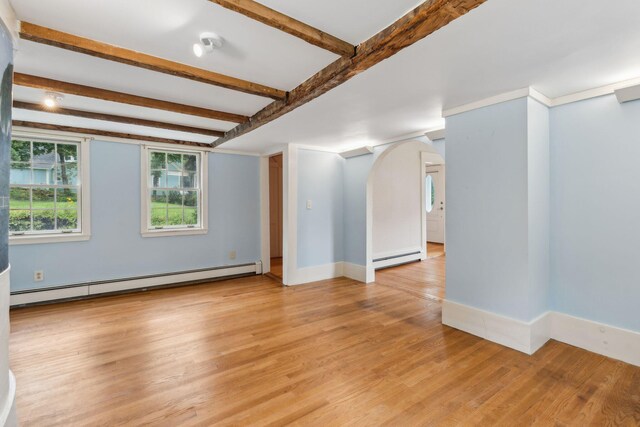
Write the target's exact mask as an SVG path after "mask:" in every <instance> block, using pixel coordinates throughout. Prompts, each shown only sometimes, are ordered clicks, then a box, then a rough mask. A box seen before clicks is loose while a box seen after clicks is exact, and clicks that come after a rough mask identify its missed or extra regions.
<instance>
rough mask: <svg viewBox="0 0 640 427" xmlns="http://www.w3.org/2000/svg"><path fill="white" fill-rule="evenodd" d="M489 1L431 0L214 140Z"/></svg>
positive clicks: (301, 100) (266, 118) (252, 125)
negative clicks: (279, 99)
mask: <svg viewBox="0 0 640 427" xmlns="http://www.w3.org/2000/svg"><path fill="white" fill-rule="evenodd" d="M485 1H486V0H427V1H426V2H424V3H422V4H421V5H420V6H418V7H417V8H415V9H414V10H412V11H411V12H409V13H408V14H406V15H405V16H403V17H402V18H400V19H399V20H398V21H396V22H395V23H393V24H392V25H390V26H389V27H387V28H386V29H384V30H383V31H381V32H380V33H378V34H376V35H375V36H373V37H371V38H370V39H369V40H367V41H365V42H364V43H362V44H360V45H359V46H358V48H357V50H356V55H355V56H354V57H353V58H347V57H342V58H340V59H338V60H337V61H335V62H333V63H332V64H330V65H329V66H327V67H326V68H324V69H323V70H321V71H319V72H318V73H316V74H315V75H313V76H312V77H310V78H309V79H308V80H307V81H305V82H304V83H302V84H301V85H300V86H298V87H296V88H295V89H294V90H293V91H291V92H290V93H289V97H288V98H287V100H286V101H275V102H273V103H271V104H269V105H267V106H266V107H265V108H263V109H262V110H261V111H259V112H257V113H256V114H254V115H253V116H252V117H251V119H250V120H249V121H247V122H244V123H241V124H239V125H238V126H236V127H235V128H233V129H231V130H230V131H228V132H227V133H226V134H225V136H224V137H222V138H220V139H218V140H217V141H215V142H214V146H219V145H221V144H224V143H225V142H227V141H230V140H232V139H234V138H237V137H239V136H242V135H244V134H246V133H249V132H251V131H253V130H254V129H257V128H259V127H260V126H263V125H265V124H267V123H269V122H271V121H273V120H275V119H277V118H278V117H281V116H283V115H285V114H287V113H288V112H290V111H292V110H295V109H296V108H298V107H300V106H302V105H304V104H306V103H307V102H309V101H312V100H313V99H315V98H317V97H319V96H320V95H322V94H324V93H326V92H328V91H330V90H331V89H333V88H335V87H337V86H339V85H341V84H342V83H344V82H346V81H348V80H349V79H351V78H352V77H354V76H356V75H358V74H360V73H361V72H363V71H366V70H367V69H369V68H371V67H372V66H374V65H376V64H378V63H379V62H381V61H384V60H385V59H387V58H390V57H391V56H393V55H395V54H396V53H398V52H399V51H401V50H402V49H404V48H406V47H408V46H411V45H412V44H414V43H416V42H417V41H420V40H422V39H424V38H425V37H427V36H428V35H430V34H432V33H433V32H435V31H437V30H439V29H440V28H442V27H444V26H445V25H447V24H449V23H450V22H451V21H453V20H455V19H457V18H459V17H460V16H462V15H464V14H466V13H467V12H469V11H471V10H472V9H475V8H476V7H478V6H480V5H481V4H482V3H484V2H485Z"/></svg>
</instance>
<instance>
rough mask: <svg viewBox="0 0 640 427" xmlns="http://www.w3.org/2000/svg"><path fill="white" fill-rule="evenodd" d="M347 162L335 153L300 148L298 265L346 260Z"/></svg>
mask: <svg viewBox="0 0 640 427" xmlns="http://www.w3.org/2000/svg"><path fill="white" fill-rule="evenodd" d="M343 163H344V159H343V158H342V157H340V155H338V154H335V153H325V152H320V151H310V150H303V149H301V150H299V151H298V207H297V210H298V268H304V267H312V266H318V265H325V264H332V263H335V262H341V261H344V206H343V205H344V190H343V182H344V170H343ZM307 200H311V202H312V209H311V210H308V209H307Z"/></svg>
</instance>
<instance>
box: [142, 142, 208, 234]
mask: <svg viewBox="0 0 640 427" xmlns="http://www.w3.org/2000/svg"><path fill="white" fill-rule="evenodd" d="M142 152H143V156H142V157H143V174H144V175H143V180H142V181H143V193H142V194H143V201H142V225H143V227H142V235H143V236H146V237H152V236H166V235H171V234H204V233H206V232H207V215H206V204H205V201H204V194H205V192H204V190H205V186H206V152H199V151H181V150H175V151H174V150H162V149H159V148H155V147H146V146H143V147H142Z"/></svg>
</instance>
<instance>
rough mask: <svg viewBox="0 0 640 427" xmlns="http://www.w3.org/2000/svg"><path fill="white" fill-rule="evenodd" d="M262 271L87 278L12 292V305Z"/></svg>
mask: <svg viewBox="0 0 640 427" xmlns="http://www.w3.org/2000/svg"><path fill="white" fill-rule="evenodd" d="M253 274H256V275H257V274H262V262H261V261H258V262H255V263H251V264H243V265H235V266H224V267H217V268H208V269H201V270H189V271H180V272H175V273H166V274H156V275H150V276H138V277H128V278H123V279H115V280H105V281H96V282H85V283H78V284H74V285H65V286H56V287H51V288H45V289H31V290H24V291H16V292H11V297H10V301H11V306H12V307H15V306H21V305H28V304H35V303H42V302H50V301H59V300H67V299H80V298H86V297H89V296H93V295H104V294H112V293H118V292H126V291H135V290H140V291H144V290H148V289H153V288H158V287H166V286H171V285H179V284H185V283H197V282H206V281H208V280H220V279H224V278H232V277H236V276H247V275H253Z"/></svg>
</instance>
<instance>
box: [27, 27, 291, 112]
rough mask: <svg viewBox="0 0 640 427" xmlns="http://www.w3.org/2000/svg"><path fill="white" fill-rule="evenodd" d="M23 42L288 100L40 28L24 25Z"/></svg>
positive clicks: (243, 84)
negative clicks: (40, 44)
mask: <svg viewBox="0 0 640 427" xmlns="http://www.w3.org/2000/svg"><path fill="white" fill-rule="evenodd" d="M20 38H22V39H24V40H29V41H32V42H36V43H42V44H46V45H49V46H55V47H59V48H62V49H67V50H71V51H73V52H80V53H84V54H86V55H91V56H95V57H97V58H102V59H107V60H110V61H115V62H120V63H122V64H127V65H132V66H134V67H140V68H144V69H147V70H151V71H157V72H160V73H165V74H170V75H172V76H177V77H182V78H185V79H190V80H195V81H198V82H201V83H207V84H211V85H214V86H220V87H223V88H226V89H232V90H236V91H240V92H244V93H249V94H251V95H258V96H263V97H267V98H273V99H276V100H282V99H285V98H286V96H287V93H286V91H283V90H279V89H275V88H272V87H269V86H265V85H261V84H258V83H254V82H250V81H247V80H242V79H238V78H235V77H230V76H225V75H224V74H219V73H215V72H213V71H209V70H204V69H201V68H196V67H192V66H190V65H186V64H181V63H179V62H174V61H170V60H168V59H163V58H158V57H155V56H152V55H147V54H145V53H141V52H136V51H133V50H129V49H125V48H122V47H118V46H113V45H110V44H107V43H102V42H99V41H95V40H91V39H87V38H84V37H80V36H76V35H73V34H69V33H64V32H62V31H57V30H54V29H51V28H46V27H42V26H40V25H35V24H31V23H29V22H22V23H21V25H20Z"/></svg>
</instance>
